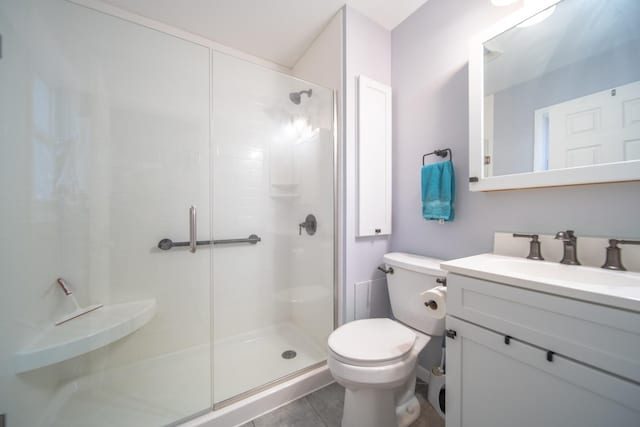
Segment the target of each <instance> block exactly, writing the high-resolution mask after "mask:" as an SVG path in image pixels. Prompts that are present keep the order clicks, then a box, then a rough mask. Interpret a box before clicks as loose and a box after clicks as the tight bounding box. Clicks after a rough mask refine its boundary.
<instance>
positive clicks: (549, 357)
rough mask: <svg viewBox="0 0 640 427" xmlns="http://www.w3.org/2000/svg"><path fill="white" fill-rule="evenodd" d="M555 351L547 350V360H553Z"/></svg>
mask: <svg viewBox="0 0 640 427" xmlns="http://www.w3.org/2000/svg"><path fill="white" fill-rule="evenodd" d="M554 354H555V353H554V352H553V351H551V350H549V351H547V362H553V355H554Z"/></svg>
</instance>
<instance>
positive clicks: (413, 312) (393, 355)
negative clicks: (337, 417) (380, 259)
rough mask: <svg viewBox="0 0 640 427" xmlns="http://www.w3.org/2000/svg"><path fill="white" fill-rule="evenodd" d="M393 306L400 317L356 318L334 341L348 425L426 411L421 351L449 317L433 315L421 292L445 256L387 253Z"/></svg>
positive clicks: (333, 366)
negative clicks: (419, 373) (418, 384)
mask: <svg viewBox="0 0 640 427" xmlns="http://www.w3.org/2000/svg"><path fill="white" fill-rule="evenodd" d="M384 260H385V263H386V265H387V269H389V267H391V269H392V270H393V273H390V274H388V275H387V283H388V287H389V297H390V300H391V307H392V311H393V314H394V317H396V319H397V320H391V319H387V318H383V319H364V320H356V321H353V322H350V323H347V324H345V325H342V326H341V327H339V328H338V329H336V330H335V331H334V332H333V333H332V334H331V336H330V337H329V340H328V346H329V356H328V362H327V363H328V366H329V370H330V372H331V374H332V375H333V377H334V378H335V380H336V381H337V382H338V383H339V384H340V385H342V386H343V387H344V388H345V401H344V413H343V418H342V427H360V426H367V427H390V426H398V427H405V426H408V425H409V424H411V423H412V422H413V421H415V420H416V419H417V418H418V416H419V415H420V404H419V402H418V400H417V399H416V396H415V381H416V368H417V360H418V355H419V354H420V352H421V351H422V349H424V347H425V346H426V345H427V344H428V343H429V341H430V340H431V337H432V336H441V335H442V334H443V332H444V319H434V318H431V317H429V315H428V314H427V308H426V307H425V306H424V304H423V303H422V300H421V297H420V293H422V292H424V291H425V290H427V289H430V288H433V287H435V286H437V285H438V283H437V282H436V279H437V278H440V277H443V276H444V275H445V272H444V271H443V270H440V268H439V266H440V262H441V261H440V260H437V259H433V258H426V257H421V256H417V255H411V254H403V253H390V254H387V255H385V257H384Z"/></svg>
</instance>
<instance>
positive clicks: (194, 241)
mask: <svg viewBox="0 0 640 427" xmlns="http://www.w3.org/2000/svg"><path fill="white" fill-rule="evenodd" d="M197 220H198V212H197V210H196V207H195V206H191V207H190V208H189V251H190V252H191V253H192V254H194V253H196V248H197V247H198V230H197Z"/></svg>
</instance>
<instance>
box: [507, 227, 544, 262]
mask: <svg viewBox="0 0 640 427" xmlns="http://www.w3.org/2000/svg"><path fill="white" fill-rule="evenodd" d="M513 237H526V238H527V239H531V241H530V242H529V255H527V258H528V259H535V260H539V261H544V258H543V257H542V252H541V250H540V236H538V235H537V234H521V233H513Z"/></svg>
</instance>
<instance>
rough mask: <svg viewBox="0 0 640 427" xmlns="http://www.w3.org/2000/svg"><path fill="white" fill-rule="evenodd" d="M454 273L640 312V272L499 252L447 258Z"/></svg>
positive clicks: (446, 264) (445, 264) (444, 265)
mask: <svg viewBox="0 0 640 427" xmlns="http://www.w3.org/2000/svg"><path fill="white" fill-rule="evenodd" d="M441 267H442V268H443V269H445V270H447V271H450V272H451V273H456V274H461V275H466V276H473V277H479V278H482V279H486V280H490V281H494V282H500V283H505V284H508V285H512V286H518V287H522V288H529V289H533V290H536V291H541V292H547V293H551V294H554V295H560V296H565V297H569V298H574V299H580V300H585V301H589V302H594V303H597V304H602V305H609V306H613V307H617V308H623V309H626V310H632V311H636V312H640V273H634V272H629V271H612V270H604V269H602V268H595V267H585V266H576V265H564V264H560V263H557V262H549V261H534V260H529V259H525V258H515V257H510V256H504V255H496V254H483V255H476V256H472V257H468V258H461V259H456V260H453V261H447V262H444V263H442V264H441Z"/></svg>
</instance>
